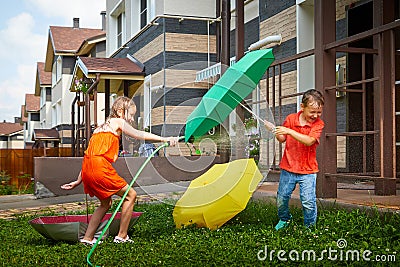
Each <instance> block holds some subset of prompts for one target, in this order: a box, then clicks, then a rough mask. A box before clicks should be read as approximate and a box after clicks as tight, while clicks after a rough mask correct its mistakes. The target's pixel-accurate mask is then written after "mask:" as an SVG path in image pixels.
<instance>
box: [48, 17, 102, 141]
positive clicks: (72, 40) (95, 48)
mask: <svg viewBox="0 0 400 267" xmlns="http://www.w3.org/2000/svg"><path fill="white" fill-rule="evenodd" d="M103 17H104V15H103ZM77 56H90V57H94V56H103V57H104V56H105V31H103V30H102V29H88V28H80V27H79V18H74V19H73V27H60V26H50V28H49V37H48V43H47V52H46V59H45V63H44V71H45V72H51V125H50V127H51V128H55V129H57V131H58V132H59V137H60V140H61V142H60V146H62V147H63V146H67V147H68V146H70V145H71V106H72V103H73V100H74V98H75V96H76V93H75V92H71V91H70V88H71V83H72V82H73V81H72V76H73V71H74V66H75V61H76V58H77Z"/></svg>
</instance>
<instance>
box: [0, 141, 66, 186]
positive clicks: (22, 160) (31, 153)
mask: <svg viewBox="0 0 400 267" xmlns="http://www.w3.org/2000/svg"><path fill="white" fill-rule="evenodd" d="M44 156H46V157H66V156H71V148H69V147H55V148H46V150H44V148H39V149H0V171H1V172H2V173H5V174H7V175H9V176H10V177H11V179H10V181H9V183H10V184H12V185H15V186H17V187H19V186H21V185H24V184H26V183H29V182H30V181H31V179H30V178H31V177H33V170H34V166H33V164H34V160H33V158H34V157H44Z"/></svg>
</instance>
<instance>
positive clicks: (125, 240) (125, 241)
mask: <svg viewBox="0 0 400 267" xmlns="http://www.w3.org/2000/svg"><path fill="white" fill-rule="evenodd" d="M133 242H134V241H133V240H132V239H130V238H129V236H128V235H127V236H126V238H125V239H123V238H122V237H119V236H115V237H114V243H133Z"/></svg>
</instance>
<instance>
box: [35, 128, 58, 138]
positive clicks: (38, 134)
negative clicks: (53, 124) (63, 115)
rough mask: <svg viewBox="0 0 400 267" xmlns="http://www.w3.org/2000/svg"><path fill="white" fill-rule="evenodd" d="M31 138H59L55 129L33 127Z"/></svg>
mask: <svg viewBox="0 0 400 267" xmlns="http://www.w3.org/2000/svg"><path fill="white" fill-rule="evenodd" d="M32 140H36V141H37V140H60V135H59V134H58V131H57V130H56V129H34V130H33V136H32Z"/></svg>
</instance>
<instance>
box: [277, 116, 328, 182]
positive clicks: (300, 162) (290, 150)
mask: <svg viewBox="0 0 400 267" xmlns="http://www.w3.org/2000/svg"><path fill="white" fill-rule="evenodd" d="M301 113H302V111H299V112H298V113H293V114H290V115H288V116H287V117H286V120H285V121H284V123H283V126H284V127H287V128H290V129H293V130H295V131H296V132H299V133H301V134H305V135H308V136H312V137H314V138H315V139H317V141H316V142H315V143H314V144H313V145H312V146H306V145H304V144H302V143H300V142H299V141H297V140H296V139H294V138H293V137H292V136H290V135H287V136H286V145H285V151H284V153H283V157H282V160H281V163H280V165H279V166H280V168H281V169H283V170H286V171H289V172H293V173H298V174H310V173H316V172H318V171H319V170H318V163H317V146H318V144H319V138H320V136H321V133H322V130H323V129H324V122H323V121H322V120H321V119H317V120H316V121H315V122H314V123H312V124H311V125H309V124H306V125H304V126H301V125H300V121H299V116H300V114H301Z"/></svg>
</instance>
